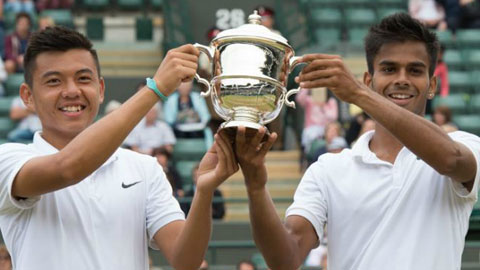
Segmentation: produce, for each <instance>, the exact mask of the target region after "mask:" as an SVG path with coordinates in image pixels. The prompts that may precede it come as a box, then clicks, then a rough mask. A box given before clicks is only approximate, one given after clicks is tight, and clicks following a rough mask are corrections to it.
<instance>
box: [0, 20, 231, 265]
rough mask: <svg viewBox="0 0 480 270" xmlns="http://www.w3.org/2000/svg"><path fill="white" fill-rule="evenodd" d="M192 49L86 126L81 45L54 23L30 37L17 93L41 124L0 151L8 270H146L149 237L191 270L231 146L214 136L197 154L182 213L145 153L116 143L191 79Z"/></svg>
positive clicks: (87, 49) (86, 60)
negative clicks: (29, 137) (28, 140)
mask: <svg viewBox="0 0 480 270" xmlns="http://www.w3.org/2000/svg"><path fill="white" fill-rule="evenodd" d="M198 54H199V53H198V51H197V49H195V47H193V46H192V45H184V46H182V47H179V48H176V49H173V50H170V51H169V52H168V53H167V55H166V56H165V58H164V59H163V61H162V63H161V65H160V67H159V68H158V70H157V72H156V73H155V75H154V76H153V79H148V83H147V85H148V87H144V88H143V89H141V90H140V91H138V92H137V93H136V94H135V95H134V96H133V97H131V98H130V99H129V100H128V101H126V102H125V103H124V105H122V106H121V107H120V108H118V109H117V110H115V111H114V112H112V113H110V114H108V115H107V116H106V117H104V118H103V119H101V120H99V121H97V122H96V123H94V124H92V123H93V120H94V119H95V117H96V116H97V113H98V108H99V105H100V103H102V101H103V99H104V90H105V86H104V81H103V78H102V77H101V76H100V67H99V63H98V58H97V54H96V52H95V50H93V49H92V44H91V43H90V42H89V41H88V40H87V39H86V38H85V37H84V36H82V35H81V34H79V33H77V32H75V31H73V30H69V29H66V28H61V27H53V28H47V29H46V30H44V31H42V32H38V33H36V34H34V35H33V36H32V38H31V40H30V43H29V46H28V49H27V52H26V55H25V83H24V84H22V86H21V88H20V95H21V97H22V99H23V101H24V103H25V104H26V106H28V107H29V108H30V109H32V110H35V111H36V112H37V113H38V116H39V118H40V120H41V122H42V131H41V132H38V133H36V134H35V137H34V140H33V143H32V144H29V145H23V144H4V145H2V146H0V228H1V231H2V234H3V238H4V239H5V242H6V244H7V247H8V249H9V251H10V253H11V255H12V261H13V267H14V269H22V270H23V269H25V270H29V269H49V270H51V269H58V270H60V269H79V270H80V269H81V270H85V269H125V270H132V269H148V245H149V244H150V245H151V246H152V247H155V248H159V249H160V250H161V251H162V253H163V254H164V256H165V257H166V258H167V260H168V261H169V262H170V264H171V265H172V266H173V267H174V268H175V269H197V268H198V266H199V265H200V263H201V261H202V259H203V257H204V254H205V252H206V249H207V245H208V240H209V236H210V230H211V218H210V216H211V214H209V213H210V211H211V207H210V206H211V202H212V197H213V191H214V190H215V188H216V187H217V186H218V185H219V184H220V183H221V182H222V181H224V180H225V179H226V178H227V177H228V176H229V175H231V174H233V173H234V172H235V171H236V170H237V169H238V167H237V165H236V163H235V161H234V159H232V158H231V157H232V156H233V155H232V154H231V151H232V150H231V147H230V146H229V145H228V144H226V143H225V140H224V139H222V137H219V136H217V138H216V141H215V144H214V146H213V147H212V148H211V149H210V150H209V151H208V152H207V154H206V155H205V157H204V158H203V160H202V162H201V164H200V169H199V179H198V185H197V190H198V192H197V193H196V194H195V197H194V199H193V205H192V209H191V213H190V215H189V216H188V218H187V219H186V220H185V218H184V214H183V212H182V211H181V209H180V207H179V205H178V203H177V201H176V200H175V199H174V198H173V197H172V190H171V187H170V184H169V182H168V180H167V178H166V177H165V174H164V173H163V171H162V169H161V167H160V166H159V164H158V163H157V162H156V160H155V159H154V158H152V157H149V156H145V155H141V154H138V153H135V152H133V151H129V150H125V149H119V148H118V147H119V146H120V145H121V143H122V142H123V141H124V139H125V137H126V136H127V135H128V133H129V132H130V131H131V130H132V129H133V128H134V127H135V125H136V124H137V123H138V122H139V121H140V120H141V119H142V117H143V116H144V115H145V114H146V113H147V112H148V111H149V110H150V108H152V106H154V105H155V104H156V103H157V102H158V100H159V99H160V98H165V96H168V95H170V94H171V93H172V92H173V91H174V90H175V89H176V88H177V87H178V85H179V84H180V83H181V82H182V81H187V80H191V79H192V78H193V76H194V75H195V73H196V69H197V61H198ZM39 247H40V248H39Z"/></svg>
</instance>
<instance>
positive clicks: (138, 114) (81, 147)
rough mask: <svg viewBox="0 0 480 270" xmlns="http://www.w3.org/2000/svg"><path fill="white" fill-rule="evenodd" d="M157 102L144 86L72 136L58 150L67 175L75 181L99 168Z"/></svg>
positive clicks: (152, 93) (156, 98)
mask: <svg viewBox="0 0 480 270" xmlns="http://www.w3.org/2000/svg"><path fill="white" fill-rule="evenodd" d="M157 101H158V97H157V96H156V94H155V93H154V92H153V91H151V90H149V89H147V88H144V89H143V90H141V91H139V92H138V93H137V94H136V95H134V96H133V97H132V98H130V99H129V100H128V101H127V102H125V103H124V104H123V105H122V106H121V107H120V108H118V109H117V110H115V111H114V112H112V113H110V114H108V115H107V116H105V117H104V118H102V119H100V120H99V121H97V122H96V123H94V124H92V125H91V126H90V127H89V128H87V129H86V130H84V131H83V132H82V133H80V134H79V135H78V136H77V137H75V138H74V139H73V140H72V141H71V142H70V143H69V144H68V145H67V146H66V147H65V148H64V149H62V150H61V151H60V153H59V154H60V155H61V156H62V157H63V160H64V162H62V165H63V166H62V167H63V168H64V170H65V171H68V172H69V175H68V176H67V177H68V178H71V179H75V180H77V181H79V180H81V179H83V178H85V177H86V176H88V175H89V174H91V173H92V172H93V171H95V170H96V169H97V168H98V167H100V166H101V165H102V164H103V163H104V162H105V161H106V160H107V159H108V158H109V157H110V156H111V155H112V154H113V153H114V152H115V150H116V149H117V148H118V147H119V146H120V145H121V144H122V142H123V141H124V140H125V138H126V137H127V135H128V134H129V133H130V132H131V130H132V129H133V128H134V127H135V126H136V125H137V124H138V122H140V120H141V119H142V118H143V116H144V115H145V114H146V113H147V112H148V111H149V110H150V108H151V107H152V106H153V105H154V104H155V103H156V102H157Z"/></svg>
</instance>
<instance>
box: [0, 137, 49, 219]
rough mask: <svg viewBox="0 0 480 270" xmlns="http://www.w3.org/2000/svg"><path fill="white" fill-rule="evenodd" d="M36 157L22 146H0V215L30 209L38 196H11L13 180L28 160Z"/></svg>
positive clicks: (10, 144)
mask: <svg viewBox="0 0 480 270" xmlns="http://www.w3.org/2000/svg"><path fill="white" fill-rule="evenodd" d="M36 156H38V155H37V154H35V153H34V152H32V151H31V150H29V147H28V146H27V145H24V144H18V143H7V144H3V145H1V146H0V215H1V214H5V213H8V212H11V211H16V210H17V211H18V210H24V209H29V208H32V207H33V206H34V205H35V204H36V202H37V201H38V200H40V196H36V197H32V198H27V199H16V198H14V197H13V196H12V184H13V180H15V177H16V176H17V174H18V172H19V171H20V169H21V168H22V167H23V165H25V163H27V161H29V160H30V159H32V158H34V157H36Z"/></svg>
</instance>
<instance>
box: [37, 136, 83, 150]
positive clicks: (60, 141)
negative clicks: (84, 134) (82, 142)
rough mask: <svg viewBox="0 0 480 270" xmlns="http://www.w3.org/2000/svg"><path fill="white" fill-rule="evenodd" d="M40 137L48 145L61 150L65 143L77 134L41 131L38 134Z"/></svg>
mask: <svg viewBox="0 0 480 270" xmlns="http://www.w3.org/2000/svg"><path fill="white" fill-rule="evenodd" d="M40 135H41V136H42V138H43V139H44V140H45V141H47V142H48V143H49V144H50V145H52V146H53V147H55V148H56V149H58V150H62V149H63V148H64V147H65V146H67V144H69V143H70V142H71V141H72V140H73V139H74V138H75V137H76V136H77V135H78V134H75V135H74V134H62V135H60V134H58V133H50V132H48V131H42V133H41V134H40Z"/></svg>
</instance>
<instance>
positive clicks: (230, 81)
mask: <svg viewBox="0 0 480 270" xmlns="http://www.w3.org/2000/svg"><path fill="white" fill-rule="evenodd" d="M260 20H261V17H260V16H259V15H258V13H257V11H254V13H253V14H251V15H250V16H249V17H248V21H249V23H247V24H244V25H242V26H240V27H238V28H235V29H229V30H225V31H223V32H221V33H219V34H218V35H217V36H216V37H215V39H213V40H212V41H211V43H210V46H204V45H200V44H195V45H194V46H195V47H197V48H198V49H199V50H200V51H201V52H203V53H205V54H206V55H207V56H208V59H209V60H210V62H211V63H212V64H213V65H211V66H212V68H213V70H212V74H213V77H212V79H211V81H210V82H209V81H207V80H205V79H203V78H201V77H200V76H199V75H198V74H197V75H196V78H197V80H198V81H199V82H200V83H202V84H205V85H206V86H207V91H206V92H202V96H204V97H207V96H211V97H212V102H213V107H214V109H215V111H216V112H217V113H218V115H220V116H221V117H222V118H223V119H225V120H226V121H225V122H224V123H222V124H221V126H220V129H225V130H226V132H227V133H228V134H234V131H235V129H236V128H237V127H238V126H245V127H247V137H248V134H249V131H248V130H249V129H258V128H260V127H261V126H264V125H265V124H268V123H270V122H272V121H273V120H274V119H275V118H276V117H277V116H278V114H279V113H280V110H281V109H282V106H283V103H286V104H287V106H290V107H293V108H295V103H294V102H292V101H289V100H288V98H289V97H290V96H291V95H292V94H295V93H297V92H298V91H299V90H298V89H294V90H290V91H287V90H286V88H285V86H286V84H287V77H288V74H289V73H290V72H291V71H292V70H293V68H294V67H295V66H297V65H298V64H300V62H299V59H300V58H301V57H295V56H294V55H295V53H294V51H293V48H292V47H291V46H290V45H289V44H288V42H287V40H286V39H285V38H284V37H282V36H280V35H278V34H275V33H273V32H272V31H270V30H269V29H268V28H266V27H265V26H262V25H261V24H260Z"/></svg>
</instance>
